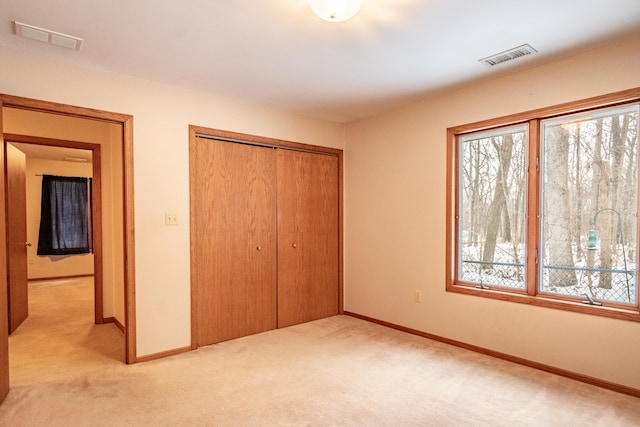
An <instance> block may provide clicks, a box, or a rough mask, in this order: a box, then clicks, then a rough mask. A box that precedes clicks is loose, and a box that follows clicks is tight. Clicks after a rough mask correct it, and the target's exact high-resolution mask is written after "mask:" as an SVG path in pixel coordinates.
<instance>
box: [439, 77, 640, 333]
mask: <svg viewBox="0 0 640 427" xmlns="http://www.w3.org/2000/svg"><path fill="white" fill-rule="evenodd" d="M639 99H640V90H639V89H635V90H631V91H626V92H620V93H617V94H612V95H607V96H603V97H598V98H593V99H591V100H585V101H580V102H576V103H571V104H565V105H562V106H555V107H549V108H546V109H541V110H537V111H534V112H528V113H522V114H517V115H513V116H509V117H505V118H501V119H494V120H490V121H486V122H481V123H475V124H470V125H464V126H460V127H457V128H451V129H449V130H448V136H449V141H448V143H449V145H448V162H449V163H448V164H449V167H448V215H447V218H448V219H447V220H448V223H447V229H448V239H447V253H448V259H447V290H448V291H453V292H461V293H467V294H472V295H479V296H484V297H490V298H499V299H502V300H508V301H514V302H522V303H527V304H535V305H542V306H547V307H552V308H561V309H568V310H572V311H579V312H587V313H592V314H601V315H605V316H611V317H618V318H625V319H629V320H637V321H640V313H639V311H638V290H637V269H636V262H637V258H638V256H637V251H636V248H637V241H638V228H637V223H638V218H637V211H638V196H637V193H638V153H637V151H638V116H639V103H638V100H639Z"/></svg>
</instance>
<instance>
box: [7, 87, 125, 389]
mask: <svg viewBox="0 0 640 427" xmlns="http://www.w3.org/2000/svg"><path fill="white" fill-rule="evenodd" d="M0 108H2V110H5V109H6V108H14V109H16V110H26V111H30V112H34V113H38V114H42V115H43V116H44V117H49V118H51V117H58V118H59V117H64V118H68V119H73V118H76V119H81V120H84V121H85V122H93V121H95V122H108V123H113V124H116V125H118V128H119V135H118V136H119V140H120V141H121V145H120V147H118V150H119V152H120V154H121V179H122V180H121V185H122V200H121V203H122V205H121V206H122V209H121V213H122V217H123V232H122V265H123V281H124V283H123V288H124V289H123V293H122V298H123V300H124V304H123V307H124V316H123V317H124V325H123V328H124V333H125V361H126V363H135V362H136V361H137V360H136V346H135V342H136V341H135V301H134V295H135V293H134V292H135V290H134V280H133V279H134V246H133V244H134V242H133V240H134V234H133V171H132V165H133V159H132V156H133V135H132V125H133V118H132V116H130V115H124V114H118V113H111V112H106V111H100V110H93V109H86V108H82V107H75V106H69V105H63V104H56V103H50V102H45V101H37V100H32V99H27V98H20V97H14V96H10V95H0ZM5 111H6V110H5ZM4 122H5V118H3V123H4ZM3 132H4V130H3ZM45 137H46V136H45ZM5 198H6V194H4V192H2V199H3V204H4V201H5V200H4V199H5ZM1 216H2V218H0V219H2V221H0V223H1V224H2V225H1V226H0V227H2V228H6V227H5V218H4V215H1ZM0 231H2V233H0V234H6V229H5V230H0ZM0 261H3V262H6V248H4V247H3V248H2V249H0ZM96 273H97V274H99V275H101V276H104V273H105V272H104V271H102V272H96ZM1 284H2V285H3V286H6V283H1ZM7 345H8V342H7V339H6V338H5V337H2V336H0V347H2V348H0V350H2V351H0V356H2V354H5V353H6V347H7ZM0 362H1V364H2V365H4V357H0ZM0 371H1V372H0V377H1V378H0V380H2V381H4V375H5V369H4V366H0ZM6 373H7V374H8V361H7V370H6Z"/></svg>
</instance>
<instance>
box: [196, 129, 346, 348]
mask: <svg viewBox="0 0 640 427" xmlns="http://www.w3.org/2000/svg"><path fill="white" fill-rule="evenodd" d="M197 137H204V138H212V139H219V140H223V141H228V142H237V143H243V144H252V145H261V146H267V147H274V148H281V149H288V150H298V151H307V152H311V153H317V154H326V155H332V156H336V157H338V174H339V176H338V185H339V189H338V198H339V200H338V242H339V243H338V244H339V248H338V256H339V261H338V275H339V277H338V299H339V301H338V313H340V314H344V282H343V277H344V262H343V257H344V250H343V245H344V243H343V242H344V238H343V215H344V214H343V206H344V203H343V197H344V191H343V188H342V186H343V151H342V150H340V149H338V148H331V147H323V146H319V145H311V144H303V143H299V142H293V141H287V140H283V139H276V138H269V137H265V136H258V135H250V134H246V133H239V132H232V131H227V130H221V129H213V128H208V127H203V126H196V125H189V165H192V164H193V162H194V161H195V153H194V149H193V145H194V144H195V139H196V138H197ZM195 179H196V176H195V171H194V168H193V167H191V166H190V167H189V182H190V183H194V182H195ZM189 209H190V212H192V213H193V212H194V211H195V206H194V201H193V199H192V198H191V197H190V198H189ZM190 217H191V218H190V230H191V233H193V230H194V226H195V223H194V215H193V214H192V215H190ZM191 241H192V242H194V241H195V240H194V236H193V235H191ZM190 267H191V271H192V272H194V271H196V269H195V265H194V257H193V256H191V263H190ZM197 308H198V307H197V287H196V280H195V278H194V277H193V273H192V274H191V348H192V349H196V348H198V324H197V322H196V319H197V313H198V311H197Z"/></svg>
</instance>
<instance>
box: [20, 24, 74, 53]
mask: <svg viewBox="0 0 640 427" xmlns="http://www.w3.org/2000/svg"><path fill="white" fill-rule="evenodd" d="M13 23H14V24H15V32H16V35H18V36H20V37H25V38H27V39H32V40H38V41H41V42H45V43H49V44H52V45H56V46H60V47H65V48H67V49H73V50H80V48H81V47H82V43H83V41H84V40H83V39H81V38H78V37H74V36H70V35H68V34H62V33H57V32H55V31H51V30H47V29H45V28H39V27H34V26H33V25H28V24H24V23H22V22H18V21H13Z"/></svg>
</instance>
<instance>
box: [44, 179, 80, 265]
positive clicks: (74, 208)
mask: <svg viewBox="0 0 640 427" xmlns="http://www.w3.org/2000/svg"><path fill="white" fill-rule="evenodd" d="M91 184H92V180H91V178H78V177H63V176H52V175H43V177H42V203H41V217H40V233H39V238H38V255H71V254H84V253H90V252H92V249H93V248H92V236H91V207H90V206H91Z"/></svg>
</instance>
